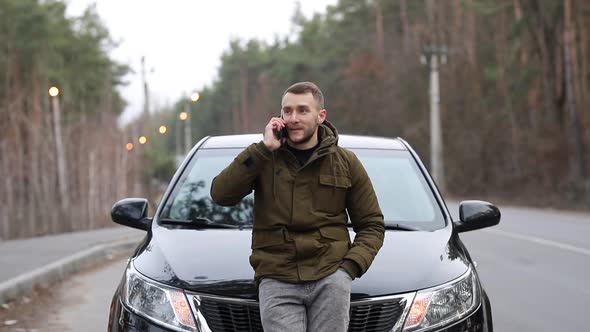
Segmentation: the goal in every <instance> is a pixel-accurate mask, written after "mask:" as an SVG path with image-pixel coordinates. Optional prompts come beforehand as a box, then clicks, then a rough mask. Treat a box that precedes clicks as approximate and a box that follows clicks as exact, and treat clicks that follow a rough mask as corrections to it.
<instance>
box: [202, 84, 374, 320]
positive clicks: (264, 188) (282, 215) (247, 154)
mask: <svg viewBox="0 0 590 332" xmlns="http://www.w3.org/2000/svg"><path fill="white" fill-rule="evenodd" d="M281 106H282V108H281V118H279V117H273V118H272V119H270V121H269V122H268V124H267V125H266V127H265V128H264V139H263V140H262V141H261V142H259V143H257V144H256V143H255V144H252V145H250V146H249V147H248V148H246V149H245V150H244V151H243V152H241V153H240V154H239V155H238V156H237V157H236V158H235V159H234V161H233V162H232V163H231V164H230V165H229V166H228V167H226V168H225V169H224V170H223V171H222V172H221V173H220V174H219V175H218V176H217V177H216V178H215V179H214V180H213V184H212V187H211V197H212V198H213V200H214V201H215V202H217V203H218V204H220V205H235V204H237V203H238V202H239V201H240V200H241V199H242V198H243V197H244V196H246V195H247V194H249V193H250V192H251V191H252V190H254V202H255V203H254V225H253V231H252V254H251V256H250V264H251V265H252V267H253V268H254V271H255V278H256V280H257V282H258V283H259V300H260V315H261V318H262V325H263V328H264V330H265V331H267V332H275V331H280V332H287V331H296V332H301V331H313V332H316V331H346V330H347V329H348V320H349V309H350V290H351V282H352V280H353V279H354V278H357V277H360V276H361V275H363V274H364V273H365V272H366V271H367V269H368V268H369V266H370V265H371V263H372V261H373V259H374V257H375V255H376V254H377V251H378V250H379V249H380V248H381V246H382V244H383V237H384V232H385V229H384V223H383V215H382V213H381V209H380V208H379V204H378V202H377V198H376V196H375V192H374V190H373V186H372V184H371V181H370V180H369V177H368V175H367V173H366V171H365V169H364V168H363V166H362V164H361V162H360V161H359V160H358V159H357V157H356V156H355V155H354V154H353V153H352V152H350V151H348V150H346V149H343V148H341V147H339V146H338V145H337V143H338V132H337V131H336V128H335V127H334V126H333V125H332V124H331V123H330V122H328V121H327V120H326V114H327V111H326V110H325V109H324V97H323V95H322V92H321V91H320V89H319V88H318V87H317V86H316V85H315V84H313V83H310V82H301V83H296V84H294V85H292V86H291V87H289V88H288V89H287V90H286V91H285V93H284V94H283V99H282V102H281ZM285 129H286V130H285ZM285 131H286V133H285ZM281 132H283V133H285V134H284V135H285V136H284V137H281V135H280V133H281ZM346 211H348V215H349V216H350V219H351V222H352V225H353V228H354V231H355V232H356V236H355V239H354V242H353V243H352V244H351V243H350V238H349V233H348V229H347V219H348V217H347V213H346Z"/></svg>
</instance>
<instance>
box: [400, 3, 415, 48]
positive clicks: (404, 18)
mask: <svg viewBox="0 0 590 332" xmlns="http://www.w3.org/2000/svg"><path fill="white" fill-rule="evenodd" d="M399 19H400V22H401V24H402V30H403V31H402V34H403V43H404V44H403V46H402V48H403V51H404V54H406V55H407V54H409V53H410V52H411V51H412V50H413V45H410V42H411V36H410V33H411V31H410V24H409V23H408V3H407V0H399Z"/></svg>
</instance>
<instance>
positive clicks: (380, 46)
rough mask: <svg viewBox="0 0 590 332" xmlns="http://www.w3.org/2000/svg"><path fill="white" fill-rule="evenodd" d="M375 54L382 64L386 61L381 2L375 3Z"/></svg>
mask: <svg viewBox="0 0 590 332" xmlns="http://www.w3.org/2000/svg"><path fill="white" fill-rule="evenodd" d="M375 37H376V38H375V52H376V53H377V59H378V61H379V63H380V64H383V63H384V61H385V37H384V33H383V11H382V10H381V5H380V4H379V1H375Z"/></svg>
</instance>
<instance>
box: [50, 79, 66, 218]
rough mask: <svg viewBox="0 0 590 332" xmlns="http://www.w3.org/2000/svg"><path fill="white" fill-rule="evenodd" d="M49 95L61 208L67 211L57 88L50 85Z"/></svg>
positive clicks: (64, 165)
mask: <svg viewBox="0 0 590 332" xmlns="http://www.w3.org/2000/svg"><path fill="white" fill-rule="evenodd" d="M47 93H49V96H51V106H52V108H53V131H54V134H55V152H56V154H57V179H58V188H59V193H60V196H61V208H62V211H63V212H68V210H69V205H70V200H69V197H70V196H69V192H68V177H67V176H66V175H67V174H68V170H67V163H66V154H65V150H64V145H63V137H62V134H61V108H60V105H59V97H58V96H59V89H58V88H57V87H56V86H52V87H50V88H49V90H47Z"/></svg>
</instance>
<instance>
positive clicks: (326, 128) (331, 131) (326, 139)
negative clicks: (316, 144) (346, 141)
mask: <svg viewBox="0 0 590 332" xmlns="http://www.w3.org/2000/svg"><path fill="white" fill-rule="evenodd" d="M318 136H319V138H318V139H319V141H320V146H323V145H338V130H337V129H336V127H335V126H334V125H333V124H332V123H331V122H330V121H328V120H324V122H323V123H322V124H320V127H319V128H318Z"/></svg>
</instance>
